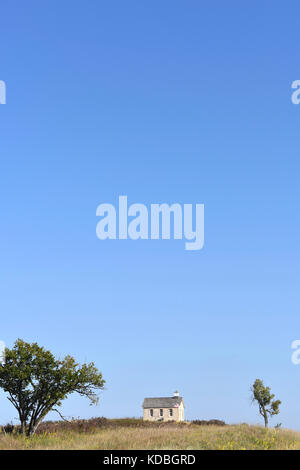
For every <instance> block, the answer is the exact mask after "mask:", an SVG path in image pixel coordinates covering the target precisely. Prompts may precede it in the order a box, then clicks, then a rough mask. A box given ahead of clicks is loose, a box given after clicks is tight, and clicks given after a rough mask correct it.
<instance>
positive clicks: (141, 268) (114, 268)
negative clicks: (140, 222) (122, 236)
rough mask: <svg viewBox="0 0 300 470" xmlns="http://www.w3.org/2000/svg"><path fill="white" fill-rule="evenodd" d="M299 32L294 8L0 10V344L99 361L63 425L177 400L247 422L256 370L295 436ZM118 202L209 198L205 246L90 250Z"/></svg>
mask: <svg viewBox="0 0 300 470" xmlns="http://www.w3.org/2000/svg"><path fill="white" fill-rule="evenodd" d="M299 31H300V6H299V2H296V1H291V2H288V3H285V4H284V3H281V4H279V2H273V1H261V0H260V1H253V0H252V1H251V2H250V1H246V2H242V3H241V2H240V1H227V2H223V1H221V0H219V1H210V2H208V1H207V2H199V1H189V2H183V1H174V0H172V1H169V0H165V1H163V2H161V1H157V0H152V1H151V2H150V1H149V2H141V1H137V0H136V1H132V0H129V1H126V2H124V1H121V0H119V1H111V2H103V1H92V0H90V1H89V2H85V3H83V2H81V1H74V0H72V1H69V0H64V1H57V0H56V1H54V0H51V1H44V2H40V1H38V0H36V1H31V0H27V1H26V2H20V1H16V0H10V1H9V2H8V1H6V2H2V3H1V31H0V57H1V62H0V80H5V82H6V85H7V104H6V105H1V106H0V149H1V160H0V193H1V198H0V214H1V215H0V217H1V231H0V243H1V245H0V246H1V264H0V266H1V284H0V286H1V287H0V289H1V295H0V312H1V329H0V339H2V340H4V341H5V342H6V344H7V346H9V347H10V346H12V345H13V342H14V341H15V339H16V338H18V337H20V338H23V339H25V340H27V341H37V342H39V343H40V344H41V345H44V346H45V347H47V348H49V349H51V350H52V351H53V352H55V353H56V354H57V355H59V356H63V355H65V354H68V353H70V354H72V355H74V356H75V357H76V358H77V359H78V360H79V361H95V363H96V365H97V366H98V367H99V369H100V370H102V372H103V374H104V378H105V379H106V381H107V384H106V390H105V391H104V392H103V393H102V394H101V401H100V404H99V405H98V406H97V407H96V408H92V407H90V406H89V404H88V402H87V401H85V400H84V399H82V398H76V397H71V398H70V399H68V400H67V401H66V402H65V404H64V406H63V408H62V411H63V413H65V415H67V416H74V417H78V416H80V417H89V416H102V415H104V416H107V417H125V416H140V415H141V411H142V410H141V403H142V400H143V398H144V397H145V396H164V395H167V396H168V395H170V394H172V393H173V391H174V390H175V389H176V388H178V389H179V391H180V392H181V394H182V395H183V396H184V398H185V402H186V417H187V418H188V419H193V418H200V419H210V418H219V419H225V420H226V421H227V422H244V421H247V422H251V423H255V422H258V421H259V420H260V418H259V415H258V413H257V409H256V408H255V407H253V406H251V403H250V399H249V388H250V385H251V383H253V381H254V380H255V379H256V378H257V377H259V378H262V379H264V381H265V382H266V384H268V385H270V386H271V387H272V389H273V390H274V392H275V393H276V396H278V398H280V399H281V400H282V402H283V404H282V409H281V414H280V416H278V417H275V418H274V419H273V421H272V423H274V424H276V423H278V422H282V423H283V425H284V426H288V427H294V428H298V429H300V424H299V423H300V405H299V386H300V366H298V367H296V366H294V365H293V364H292V363H291V353H292V350H291V347H290V345H291V342H292V341H293V340H294V339H298V338H300V324H299V323H300V322H299V300H300V299H299V261H300V260H299V229H300V220H299V170H300V163H299V146H300V138H299V136H300V105H299V106H295V105H293V104H292V103H291V93H292V91H291V83H292V81H294V80H296V79H300V67H299V35H300V33H299ZM121 194H126V195H127V196H128V200H129V203H135V202H140V203H144V204H146V205H148V204H150V203H162V202H166V203H172V202H178V203H182V204H183V203H193V204H195V203H204V204H205V211H206V213H205V223H206V228H205V247H204V249H203V250H202V251H199V252H188V251H185V250H184V243H183V241H151V240H148V241H131V240H122V241H105V242H104V241H100V240H98V239H97V238H96V234H95V229H96V223H97V218H96V216H95V213H96V207H97V206H98V204H100V203H102V202H109V203H113V204H116V202H117V198H118V196H119V195H121ZM0 403H1V411H0V421H1V422H2V423H3V422H6V421H10V420H11V419H12V418H13V417H14V416H16V414H15V413H14V409H13V408H12V406H11V405H10V404H9V402H8V401H7V400H6V399H5V397H4V395H3V394H0ZM54 417H55V415H52V418H54Z"/></svg>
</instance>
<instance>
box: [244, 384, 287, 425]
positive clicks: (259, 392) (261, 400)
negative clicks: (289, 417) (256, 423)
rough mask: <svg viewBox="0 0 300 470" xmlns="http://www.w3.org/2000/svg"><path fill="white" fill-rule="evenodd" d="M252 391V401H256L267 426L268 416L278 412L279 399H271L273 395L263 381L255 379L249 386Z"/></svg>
mask: <svg viewBox="0 0 300 470" xmlns="http://www.w3.org/2000/svg"><path fill="white" fill-rule="evenodd" d="M251 392H252V402H257V403H258V408H259V413H260V414H261V416H262V417H263V418H264V421H265V427H266V428H267V427H268V423H269V416H270V417H272V416H274V415H278V414H279V405H280V404H281V401H280V400H273V398H274V397H275V395H274V394H272V393H271V389H270V387H265V386H264V384H263V381H262V380H260V379H256V380H255V382H254V384H253V385H252V387H251Z"/></svg>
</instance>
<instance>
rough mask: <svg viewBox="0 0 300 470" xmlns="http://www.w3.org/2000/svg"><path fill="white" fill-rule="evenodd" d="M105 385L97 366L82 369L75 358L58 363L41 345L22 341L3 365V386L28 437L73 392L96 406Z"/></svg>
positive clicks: (0, 369) (0, 374) (0, 381)
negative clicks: (98, 394) (99, 393)
mask: <svg viewBox="0 0 300 470" xmlns="http://www.w3.org/2000/svg"><path fill="white" fill-rule="evenodd" d="M104 383H105V380H103V378H102V374H101V372H99V371H98V370H97V369H96V367H95V365H94V363H90V364H83V365H81V366H80V365H79V364H78V363H76V361H75V359H74V358H73V357H71V356H66V357H65V358H64V359H62V360H58V359H55V357H54V355H53V354H52V353H51V352H50V351H47V350H45V349H44V348H42V347H40V346H39V345H38V344H37V343H32V344H30V343H26V342H24V341H22V340H20V339H18V340H17V341H16V342H15V344H14V347H13V348H12V349H8V348H6V350H5V360H4V362H3V363H2V364H0V387H1V388H2V389H3V390H4V391H5V392H7V393H8V400H9V401H10V402H11V403H12V404H13V405H14V407H15V408H16V409H17V411H18V415H19V419H20V423H21V426H20V431H21V433H22V434H25V433H26V434H27V435H28V436H32V435H33V434H34V433H35V431H36V429H37V427H38V425H39V424H40V423H41V421H42V420H43V419H44V417H45V416H46V414H47V413H49V411H57V412H58V410H56V409H55V407H59V406H60V405H61V402H62V400H64V399H65V398H67V396H68V395H70V394H71V393H73V392H77V393H79V395H82V396H85V397H87V398H89V399H90V401H91V403H92V404H96V403H97V402H98V396H97V394H96V391H97V390H101V389H103V387H104ZM58 413H59V412H58Z"/></svg>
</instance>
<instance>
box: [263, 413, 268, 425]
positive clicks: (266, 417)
mask: <svg viewBox="0 0 300 470" xmlns="http://www.w3.org/2000/svg"><path fill="white" fill-rule="evenodd" d="M264 419H265V428H268V425H269V422H268V415H267V413H265V415H264Z"/></svg>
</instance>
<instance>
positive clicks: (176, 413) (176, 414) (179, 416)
mask: <svg viewBox="0 0 300 470" xmlns="http://www.w3.org/2000/svg"><path fill="white" fill-rule="evenodd" d="M151 409H153V416H151V415H150V408H144V410H143V411H144V413H143V419H144V420H145V421H159V420H162V421H184V407H183V404H182V403H181V404H180V405H179V407H178V408H172V411H173V416H170V409H171V408H151ZM161 409H162V410H163V416H160V410H161Z"/></svg>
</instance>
